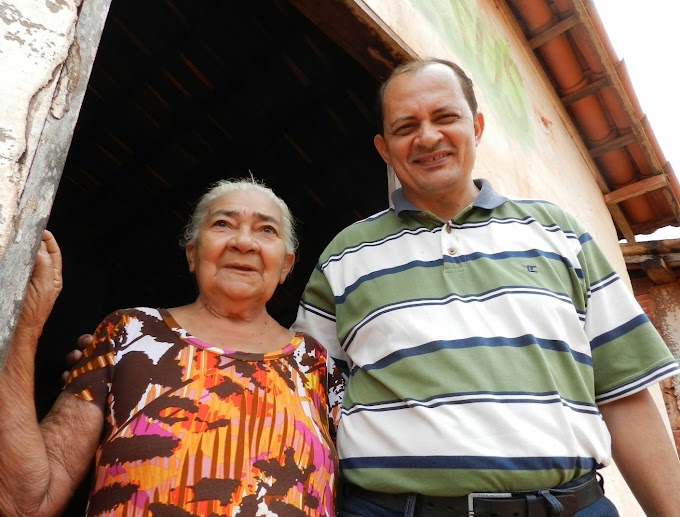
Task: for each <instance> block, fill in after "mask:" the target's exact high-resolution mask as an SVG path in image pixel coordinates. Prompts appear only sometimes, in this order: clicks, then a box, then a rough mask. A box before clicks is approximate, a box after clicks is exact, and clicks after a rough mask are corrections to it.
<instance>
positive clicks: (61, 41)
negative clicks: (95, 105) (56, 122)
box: [0, 0, 82, 258]
mask: <svg viewBox="0 0 680 517" xmlns="http://www.w3.org/2000/svg"><path fill="white" fill-rule="evenodd" d="M81 1H82V0H0V70H2V76H1V78H0V258H2V256H3V255H4V253H5V251H6V249H7V246H8V243H9V240H10V239H11V238H14V239H15V240H17V239H20V238H21V233H22V232H21V230H22V227H21V218H20V217H19V212H18V206H19V200H20V198H21V194H22V192H23V190H24V186H25V184H26V178H27V176H28V171H29V170H30V167H31V163H32V160H33V156H34V155H35V151H36V147H37V143H38V140H39V138H40V134H41V132H42V129H43V127H44V124H45V120H46V119H47V117H49V116H52V117H55V118H59V117H61V116H62V115H63V114H64V112H65V111H66V110H67V109H68V95H69V93H70V91H71V89H72V88H71V87H70V86H69V84H68V81H60V75H61V73H62V70H64V71H65V72H68V71H69V67H68V66H67V67H64V66H63V65H64V64H65V63H66V62H67V58H69V62H72V61H73V60H77V58H78V52H77V46H73V48H72V44H73V42H74V34H75V26H76V22H77V19H78V8H79V6H80V4H81ZM69 51H71V53H70V54H69ZM74 51H75V52H74ZM67 65H68V63H67ZM75 68H77V67H75ZM60 84H61V87H60V86H59V85H60ZM15 230H16V234H14V231H15ZM12 235H14V237H12Z"/></svg>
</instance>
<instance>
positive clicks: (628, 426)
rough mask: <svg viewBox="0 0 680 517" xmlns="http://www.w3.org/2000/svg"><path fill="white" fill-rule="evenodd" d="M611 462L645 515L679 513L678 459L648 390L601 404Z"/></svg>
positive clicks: (674, 515)
mask: <svg viewBox="0 0 680 517" xmlns="http://www.w3.org/2000/svg"><path fill="white" fill-rule="evenodd" d="M600 412H601V413H602V416H603V417H604V420H605V422H606V423H607V427H608V428H609V432H610V433H611V436H612V453H613V458H614V461H615V462H616V465H617V466H618V468H619V470H620V471H621V473H622V474H623V477H624V478H625V480H626V482H627V483H628V486H629V487H630V489H631V490H632V492H633V494H634V495H635V497H636V499H637V500H638V503H640V506H642V509H643V510H644V511H645V513H646V514H647V515H653V516H654V517H678V516H680V461H679V460H678V453H677V451H676V450H675V447H674V446H673V443H672V442H671V440H670V437H669V436H668V432H667V431H666V428H665V426H664V424H663V420H662V419H661V415H659V411H658V409H657V407H656V404H655V403H654V400H653V399H652V396H651V394H650V393H649V391H648V390H646V389H645V390H642V391H641V392H638V393H635V394H633V395H630V396H628V397H625V398H622V399H619V400H615V401H613V402H609V403H607V404H603V405H601V406H600Z"/></svg>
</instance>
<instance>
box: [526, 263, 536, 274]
mask: <svg viewBox="0 0 680 517" xmlns="http://www.w3.org/2000/svg"><path fill="white" fill-rule="evenodd" d="M525 267H526V268H527V271H528V272H529V273H538V268H537V267H536V266H534V265H532V264H527V265H526V266H525Z"/></svg>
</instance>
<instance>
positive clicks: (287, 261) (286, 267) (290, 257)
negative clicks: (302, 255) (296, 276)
mask: <svg viewBox="0 0 680 517" xmlns="http://www.w3.org/2000/svg"><path fill="white" fill-rule="evenodd" d="M294 264H295V253H288V254H286V257H285V258H284V259H283V269H282V270H281V277H280V278H279V284H282V283H283V282H285V280H286V278H288V275H289V274H290V272H291V271H292V270H293V265H294Z"/></svg>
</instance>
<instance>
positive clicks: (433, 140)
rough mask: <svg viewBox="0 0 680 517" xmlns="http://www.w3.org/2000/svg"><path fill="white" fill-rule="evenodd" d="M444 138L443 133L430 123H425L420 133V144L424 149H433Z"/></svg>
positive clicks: (421, 126)
mask: <svg viewBox="0 0 680 517" xmlns="http://www.w3.org/2000/svg"><path fill="white" fill-rule="evenodd" d="M441 138H442V135H441V133H440V132H439V130H438V129H437V128H436V127H435V125H434V124H432V123H430V122H423V123H422V124H421V125H420V130H419V131H418V143H419V144H420V145H422V146H423V147H432V146H434V145H435V144H437V143H438V142H439V141H440V140H441Z"/></svg>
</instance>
